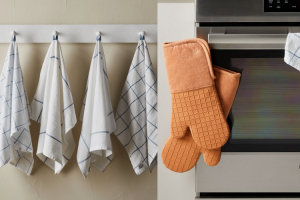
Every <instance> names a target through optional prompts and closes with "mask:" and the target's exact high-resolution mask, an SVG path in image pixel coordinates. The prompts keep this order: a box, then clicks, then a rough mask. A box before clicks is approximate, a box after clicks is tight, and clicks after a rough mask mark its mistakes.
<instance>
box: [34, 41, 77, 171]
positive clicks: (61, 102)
mask: <svg viewBox="0 0 300 200" xmlns="http://www.w3.org/2000/svg"><path fill="white" fill-rule="evenodd" d="M31 106H32V115H31V119H33V120H35V121H37V122H39V123H41V127H40V134H39V142H38V148H37V156H38V157H39V158H40V159H41V160H42V161H43V162H44V163H45V164H46V165H48V166H49V167H50V168H51V169H53V170H54V172H55V174H58V173H59V172H60V171H61V170H62V169H63V167H64V166H65V165H66V164H67V162H68V161H69V159H70V158H71V156H72V154H73V152H74V149H75V143H74V139H73V135H72V131H71V129H72V128H73V127H74V126H75V124H76V122H77V120H76V115H75V109H74V103H73V98H72V93H71V88H70V84H69V80H68V75H67V72H66V68H65V65H64V60H63V55H62V51H61V47H60V43H59V41H58V39H57V37H56V36H53V41H52V43H51V45H50V48H49V50H48V52H47V55H46V57H45V60H44V63H43V66H42V70H41V73H40V80H39V84H38V88H37V90H36V93H35V96H34V99H33V101H32V104H31Z"/></svg>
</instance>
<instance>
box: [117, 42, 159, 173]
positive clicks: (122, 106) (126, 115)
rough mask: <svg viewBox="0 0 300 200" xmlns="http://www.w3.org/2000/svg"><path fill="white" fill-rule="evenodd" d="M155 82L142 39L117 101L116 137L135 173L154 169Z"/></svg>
mask: <svg viewBox="0 0 300 200" xmlns="http://www.w3.org/2000/svg"><path fill="white" fill-rule="evenodd" d="M156 83H157V81H156V75H155V73H154V70H153V66H152V63H151V60H150V56H149V52H148V48H147V44H146V42H145V40H144V38H141V40H140V41H139V43H138V46H137V48H136V51H135V54H134V57H133V60H132V64H131V67H130V69H129V72H128V75H127V79H126V82H125V85H124V88H123V91H122V95H121V98H120V101H119V105H118V110H117V114H116V124H117V130H116V131H115V135H116V136H117V137H118V139H119V140H120V141H121V143H122V144H123V146H124V147H125V148H126V150H127V153H128V154H129V158H130V160H131V164H132V166H133V169H134V171H135V173H136V174H138V175H139V174H141V173H142V172H143V171H144V170H145V169H147V168H148V167H149V170H150V172H151V171H152V169H153V168H154V167H155V166H156V163H157V161H156V155H157V89H156V87H157V84H156Z"/></svg>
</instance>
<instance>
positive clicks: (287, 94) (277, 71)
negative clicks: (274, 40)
mask: <svg viewBox="0 0 300 200" xmlns="http://www.w3.org/2000/svg"><path fill="white" fill-rule="evenodd" d="M231 64H232V66H233V67H237V68H242V70H243V72H242V78H241V83H240V86H239V89H238V92H237V95H236V98H235V101H234V104H233V107H232V117H233V119H232V120H233V126H232V132H231V134H232V139H300V71H298V70H296V69H294V68H292V67H291V66H288V65H287V64H285V63H284V61H283V59H282V58H233V59H232V60H231Z"/></svg>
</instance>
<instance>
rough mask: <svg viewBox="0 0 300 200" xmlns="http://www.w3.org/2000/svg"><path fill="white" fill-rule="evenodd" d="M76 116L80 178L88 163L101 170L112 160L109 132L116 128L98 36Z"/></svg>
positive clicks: (86, 171) (88, 168)
mask: <svg viewBox="0 0 300 200" xmlns="http://www.w3.org/2000/svg"><path fill="white" fill-rule="evenodd" d="M80 119H81V120H82V122H83V123H82V130H81V135H80V140H79V146H78V152H77V162H78V165H79V168H80V170H81V172H82V174H83V176H84V178H87V175H88V172H89V170H90V164H93V165H94V166H95V167H96V168H97V169H99V170H100V171H103V170H104V169H105V168H106V166H107V165H108V164H109V163H110V161H111V160H112V158H113V149H112V144H111V135H110V134H111V133H112V132H113V131H115V130H116V123H115V120H114V114H113V110H112V106H111V100H110V92H109V83H108V76H107V69H106V63H105V56H104V51H103V47H102V43H101V41H100V37H99V36H97V42H96V46H95V50H94V54H93V57H92V61H91V66H90V72H89V77H88V82H87V87H86V91H85V97H84V100H83V104H82V108H81V116H80Z"/></svg>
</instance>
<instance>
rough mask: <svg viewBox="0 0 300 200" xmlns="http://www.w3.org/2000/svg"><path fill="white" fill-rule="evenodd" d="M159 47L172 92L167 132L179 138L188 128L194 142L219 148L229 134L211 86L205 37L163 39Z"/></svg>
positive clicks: (213, 87)
mask: <svg viewBox="0 0 300 200" xmlns="http://www.w3.org/2000/svg"><path fill="white" fill-rule="evenodd" d="M163 51H164V57H165V63H166V70H167V75H168V81H169V88H170V92H171V94H172V116H171V134H172V135H173V136H174V137H175V138H182V137H184V136H185V135H186V134H187V133H188V130H190V131H191V134H192V137H193V139H194V141H195V142H196V144H197V145H199V146H201V147H202V148H205V149H216V148H220V147H221V146H223V145H224V144H225V143H226V141H227V139H228V137H229V128H228V125H227V122H226V119H225V117H224V114H223V111H222V108H221V106H220V100H219V97H218V94H217V91H216V88H215V83H214V79H215V76H214V73H213V68H212V64H211V59H210V52H209V48H208V45H207V43H206V41H204V40H201V39H188V40H183V41H179V42H171V43H165V44H163Z"/></svg>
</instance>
